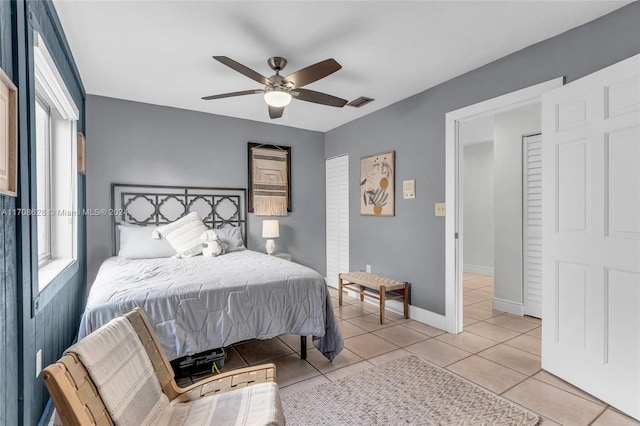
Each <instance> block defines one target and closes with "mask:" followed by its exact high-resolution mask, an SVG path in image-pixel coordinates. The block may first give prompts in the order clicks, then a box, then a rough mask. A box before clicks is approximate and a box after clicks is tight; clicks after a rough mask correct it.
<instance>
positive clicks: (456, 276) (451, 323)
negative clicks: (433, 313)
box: [445, 77, 564, 333]
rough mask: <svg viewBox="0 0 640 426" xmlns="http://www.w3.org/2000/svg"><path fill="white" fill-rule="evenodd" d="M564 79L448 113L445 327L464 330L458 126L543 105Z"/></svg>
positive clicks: (446, 147) (458, 330)
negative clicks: (550, 92) (518, 109)
mask: <svg viewBox="0 0 640 426" xmlns="http://www.w3.org/2000/svg"><path fill="white" fill-rule="evenodd" d="M563 82H564V77H558V78H555V79H553V80H549V81H545V82H543V83H540V84H536V85H534V86H530V87H526V88H524V89H521V90H517V91H515V92H511V93H507V94H506V95H502V96H498V97H496V98H492V99H489V100H486V101H483V102H479V103H477V104H473V105H469V106H466V107H464V108H460V109H457V110H455V111H450V112H448V113H447V114H446V117H445V119H446V134H445V203H446V206H447V209H446V216H445V328H446V331H447V332H449V333H460V332H461V331H462V324H463V321H462V291H463V288H462V270H463V268H462V261H461V260H462V259H461V258H462V238H460V239H458V238H456V236H457V235H458V234H460V235H461V233H462V220H461V219H462V218H461V216H462V210H461V209H460V208H459V204H460V203H459V199H460V198H459V197H460V196H461V195H460V155H461V151H460V141H459V125H460V123H462V122H465V121H470V120H473V119H476V118H480V117H483V116H487V115H493V114H496V113H500V112H503V111H507V110H510V109H514V108H519V107H522V106H526V105H530V104H533V103H536V102H540V97H541V96H542V94H543V93H545V92H548V91H549V90H552V89H555V88H557V87H560V86H562V84H563Z"/></svg>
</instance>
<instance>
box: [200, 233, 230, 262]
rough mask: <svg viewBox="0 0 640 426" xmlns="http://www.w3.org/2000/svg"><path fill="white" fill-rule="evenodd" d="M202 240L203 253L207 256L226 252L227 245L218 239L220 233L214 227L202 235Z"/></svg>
mask: <svg viewBox="0 0 640 426" xmlns="http://www.w3.org/2000/svg"><path fill="white" fill-rule="evenodd" d="M200 239H201V240H202V255H203V256H206V257H216V256H218V255H221V254H224V253H225V251H226V250H227V245H226V244H225V243H223V242H222V241H220V240H219V239H218V234H216V232H215V231H214V230H213V229H209V230H208V231H206V232H203V233H202V235H200Z"/></svg>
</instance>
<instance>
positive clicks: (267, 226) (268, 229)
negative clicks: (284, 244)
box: [262, 220, 280, 238]
mask: <svg viewBox="0 0 640 426" xmlns="http://www.w3.org/2000/svg"><path fill="white" fill-rule="evenodd" d="M279 236H280V227H279V226H278V221H277V220H263V221H262V238H278V237H279Z"/></svg>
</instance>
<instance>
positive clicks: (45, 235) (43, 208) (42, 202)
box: [36, 97, 51, 266]
mask: <svg viewBox="0 0 640 426" xmlns="http://www.w3.org/2000/svg"><path fill="white" fill-rule="evenodd" d="M50 141H51V109H50V108H49V106H48V105H47V104H45V103H44V101H42V100H41V99H40V98H39V97H36V167H37V172H36V176H37V186H38V188H37V191H38V204H37V210H38V212H40V213H43V212H49V211H50V210H51V185H50V184H51V155H50V153H51V149H50V145H49V143H50ZM37 218H38V265H39V266H43V265H45V264H47V263H48V262H50V261H51V216H50V215H49V214H38V216H37Z"/></svg>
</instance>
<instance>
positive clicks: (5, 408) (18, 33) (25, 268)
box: [0, 0, 86, 425]
mask: <svg viewBox="0 0 640 426" xmlns="http://www.w3.org/2000/svg"><path fill="white" fill-rule="evenodd" d="M33 30H35V31H38V32H39V33H40V35H41V37H42V39H43V40H44V42H45V44H46V46H47V49H48V50H49V52H50V53H51V55H52V57H53V60H54V62H55V64H56V66H57V68H58V70H59V71H60V74H61V75H62V77H63V79H64V81H65V84H66V85H67V88H68V89H69V91H70V93H71V95H72V97H73V99H74V101H75V103H76V105H77V106H78V108H79V110H80V120H79V122H78V131H82V132H84V117H85V111H84V110H85V97H86V95H85V91H84V88H83V86H82V81H81V79H80V76H79V73H78V71H77V69H76V66H75V63H74V61H73V57H72V55H71V51H70V50H69V47H68V45H67V41H66V39H65V36H64V32H63V30H62V26H61V24H60V21H59V19H58V16H57V14H56V12H55V9H54V7H53V4H52V3H51V1H50V0H15V1H11V2H9V1H0V66H1V67H2V69H3V70H4V71H5V72H6V73H7V75H9V77H10V78H11V79H12V80H13V82H14V84H15V85H16V86H17V87H18V120H19V122H18V164H19V167H18V197H17V198H14V197H8V196H2V195H0V209H2V210H1V211H4V212H7V211H10V210H11V209H14V208H23V209H28V208H35V194H36V192H35V191H36V188H35V171H34V170H35V148H34V147H35V138H34V134H35V131H34V128H35V126H34V123H33V117H34V90H35V89H34V88H35V84H34V75H33V67H34V66H33ZM85 205H86V203H85V177H84V176H82V175H78V208H79V209H83V208H84V207H85ZM36 235H37V230H36V220H35V217H24V216H23V217H20V216H15V215H12V214H5V215H1V216H0V253H1V254H2V256H0V278H1V282H0V425H21V424H24V425H35V424H38V421H39V420H40V417H41V415H42V413H43V411H44V407H45V405H46V403H47V400H48V399H49V395H48V393H47V391H46V389H45V386H44V383H43V382H42V378H41V377H38V378H36V375H35V368H36V364H35V358H36V352H37V350H39V349H40V350H42V365H43V366H47V365H48V364H50V363H52V362H54V361H55V360H56V359H58V358H59V357H60V355H61V354H62V351H63V350H64V349H65V348H66V347H68V346H69V345H70V344H71V343H72V342H73V340H74V338H75V335H76V332H77V330H78V324H79V321H80V315H81V313H82V309H83V306H84V301H85V293H86V279H85V277H86V222H85V220H84V218H83V217H82V216H80V217H79V221H78V236H77V238H78V241H77V243H78V261H77V262H76V264H75V265H73V266H72V267H70V268H69V269H67V270H66V271H65V272H63V273H62V274H61V275H60V276H59V277H58V278H56V279H55V280H54V282H52V283H51V284H50V285H49V286H48V287H47V288H46V289H44V290H43V292H42V293H40V294H38V291H37V255H34V254H35V253H37V247H36V246H35V243H34V242H35V241H36V239H37V238H36ZM34 256H35V257H34Z"/></svg>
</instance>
